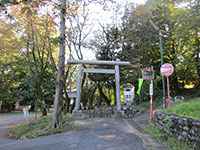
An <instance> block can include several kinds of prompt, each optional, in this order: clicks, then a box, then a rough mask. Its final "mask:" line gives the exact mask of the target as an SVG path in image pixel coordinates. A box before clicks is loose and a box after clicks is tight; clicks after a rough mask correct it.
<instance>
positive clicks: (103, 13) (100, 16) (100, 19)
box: [83, 0, 146, 59]
mask: <svg viewBox="0 0 200 150" xmlns="http://www.w3.org/2000/svg"><path fill="white" fill-rule="evenodd" d="M115 1H116V3H115V4H112V3H108V5H106V6H105V7H104V9H103V8H102V6H100V5H99V6H98V5H96V4H92V5H91V6H90V7H89V11H90V14H92V15H91V16H90V20H89V23H88V24H89V25H90V26H91V28H90V27H89V30H90V32H91V33H90V34H89V36H88V39H87V40H89V39H91V38H93V37H94V33H96V31H97V30H98V29H99V28H100V24H101V25H108V24H113V23H114V24H120V21H121V17H122V15H123V13H124V12H123V11H124V6H125V5H127V4H129V3H134V4H136V5H139V4H144V3H145V1H146V0H115ZM117 5H119V6H118V7H117ZM115 10H117V13H116V11H115ZM113 16H114V18H113ZM83 56H84V59H95V54H94V52H93V51H92V50H89V49H84V50H83Z"/></svg>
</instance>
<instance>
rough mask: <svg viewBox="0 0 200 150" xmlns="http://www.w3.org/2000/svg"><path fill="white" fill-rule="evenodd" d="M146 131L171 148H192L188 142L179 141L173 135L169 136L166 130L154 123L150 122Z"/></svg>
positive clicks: (177, 149) (183, 149)
mask: <svg viewBox="0 0 200 150" xmlns="http://www.w3.org/2000/svg"><path fill="white" fill-rule="evenodd" d="M145 132H146V133H148V134H150V135H151V136H152V137H153V138H154V139H155V140H157V141H158V142H159V143H162V144H164V145H165V146H166V147H167V149H169V150H190V149H192V146H191V145H189V144H188V143H186V142H183V141H179V140H177V139H176V138H175V137H173V136H169V135H168V134H166V133H165V132H163V131H161V130H160V129H158V128H157V127H156V126H155V125H154V124H149V125H148V126H147V127H146V128H145Z"/></svg>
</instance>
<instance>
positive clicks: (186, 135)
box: [154, 111, 200, 147]
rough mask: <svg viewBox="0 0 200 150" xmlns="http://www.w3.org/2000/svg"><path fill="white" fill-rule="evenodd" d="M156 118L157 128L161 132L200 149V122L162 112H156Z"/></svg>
mask: <svg viewBox="0 0 200 150" xmlns="http://www.w3.org/2000/svg"><path fill="white" fill-rule="evenodd" d="M154 117H155V118H154V120H155V124H156V126H157V127H159V128H160V129H161V130H164V131H165V132H167V133H168V134H170V135H174V136H175V137H177V138H178V139H179V140H184V141H187V142H192V143H194V145H195V146H196V147H200V120H194V119H192V118H186V117H180V116H177V115H175V114H167V113H164V112H160V111H157V112H155V116H154Z"/></svg>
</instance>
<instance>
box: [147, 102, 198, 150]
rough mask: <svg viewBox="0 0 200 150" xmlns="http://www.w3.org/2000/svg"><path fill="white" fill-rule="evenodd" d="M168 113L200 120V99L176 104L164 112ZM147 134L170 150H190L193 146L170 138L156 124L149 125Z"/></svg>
mask: <svg viewBox="0 0 200 150" xmlns="http://www.w3.org/2000/svg"><path fill="white" fill-rule="evenodd" d="M162 111H164V112H167V113H173V114H176V115H178V116H183V117H189V118H193V119H197V120H200V98H194V99H188V100H184V101H179V102H176V103H175V104H174V105H173V106H172V107H170V108H168V109H165V110H162ZM145 132H146V133H148V134H150V135H151V136H152V137H153V138H154V139H156V140H157V141H158V142H160V143H162V144H164V145H166V147H167V148H168V149H170V150H190V149H193V148H192V145H190V144H188V143H186V142H184V141H179V140H177V138H175V137H173V136H170V135H169V134H167V133H165V132H164V131H162V130H160V129H159V128H157V127H156V126H155V125H154V124H149V125H148V126H147V127H146V128H145Z"/></svg>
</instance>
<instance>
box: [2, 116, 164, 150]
mask: <svg viewBox="0 0 200 150" xmlns="http://www.w3.org/2000/svg"><path fill="white" fill-rule="evenodd" d="M77 123H79V124H80V125H81V126H83V127H84V128H83V129H80V130H79V131H71V132H67V133H62V134H57V135H51V136H46V137H40V138H37V139H32V140H20V141H15V140H11V141H6V142H2V139H1V138H0V150H148V149H149V150H163V149H162V148H161V147H159V146H158V145H157V144H156V143H154V141H153V140H152V139H151V138H150V137H148V136H146V135H144V134H143V133H141V132H140V131H139V130H138V129H136V128H134V126H133V125H132V123H133V122H132V121H131V122H129V121H127V120H116V119H92V120H79V121H77Z"/></svg>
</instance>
